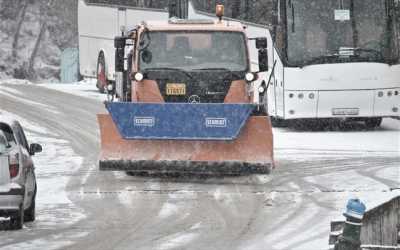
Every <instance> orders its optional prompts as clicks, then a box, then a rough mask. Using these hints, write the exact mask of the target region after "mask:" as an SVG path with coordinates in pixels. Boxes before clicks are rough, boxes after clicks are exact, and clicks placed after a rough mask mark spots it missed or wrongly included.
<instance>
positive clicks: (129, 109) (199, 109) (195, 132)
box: [106, 102, 255, 140]
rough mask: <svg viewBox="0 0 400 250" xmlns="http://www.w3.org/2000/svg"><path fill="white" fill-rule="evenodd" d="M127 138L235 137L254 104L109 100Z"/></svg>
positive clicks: (114, 119) (108, 104) (116, 121)
mask: <svg viewBox="0 0 400 250" xmlns="http://www.w3.org/2000/svg"><path fill="white" fill-rule="evenodd" d="M106 108H107V110H108V111H109V113H110V114H111V117H112V120H113V121H114V123H115V124H116V126H117V128H118V131H119V133H120V135H121V136H122V137H123V138H124V139H152V140H234V139H236V138H237V137H238V135H239V133H240V131H241V129H242V127H243V126H244V125H245V124H246V121H247V119H248V118H249V116H250V115H251V113H252V112H253V109H254V108H255V106H254V105H252V104H208V103H207V104H189V103H157V104H156V103H130V102H106Z"/></svg>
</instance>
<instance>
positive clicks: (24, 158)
mask: <svg viewBox="0 0 400 250" xmlns="http://www.w3.org/2000/svg"><path fill="white" fill-rule="evenodd" d="M13 132H14V135H15V138H16V140H17V143H18V144H19V145H20V148H21V160H20V162H21V163H20V165H21V170H20V171H22V173H23V176H24V185H25V194H26V196H25V198H26V199H25V208H26V207H29V206H30V204H31V201H32V197H33V196H34V194H35V186H36V179H35V169H34V165H33V161H32V158H31V155H30V152H29V144H28V140H27V139H26V136H25V133H24V131H23V129H22V127H21V125H20V124H19V123H18V122H14V124H13Z"/></svg>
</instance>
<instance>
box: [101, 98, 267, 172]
mask: <svg viewBox="0 0 400 250" xmlns="http://www.w3.org/2000/svg"><path fill="white" fill-rule="evenodd" d="M106 107H107V109H108V110H109V113H110V115H108V114H99V115H98V121H99V126H100V134H101V152H100V169H101V170H123V171H130V172H135V171H137V172H142V171H145V172H184V173H221V174H228V173H232V174H236V173H238V174H239V173H263V174H265V173H269V171H270V170H271V168H273V165H274V164H273V139H272V129H271V124H270V120H269V118H268V117H266V116H251V113H252V112H253V109H254V106H253V105H250V104H144V103H140V104H137V103H107V104H106Z"/></svg>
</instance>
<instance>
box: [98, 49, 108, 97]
mask: <svg viewBox="0 0 400 250" xmlns="http://www.w3.org/2000/svg"><path fill="white" fill-rule="evenodd" d="M96 76H97V82H96V86H97V88H98V89H99V92H100V93H104V92H105V91H106V89H107V84H108V81H107V75H106V60H105V58H104V54H103V53H100V55H99V58H98V59H97V73H96Z"/></svg>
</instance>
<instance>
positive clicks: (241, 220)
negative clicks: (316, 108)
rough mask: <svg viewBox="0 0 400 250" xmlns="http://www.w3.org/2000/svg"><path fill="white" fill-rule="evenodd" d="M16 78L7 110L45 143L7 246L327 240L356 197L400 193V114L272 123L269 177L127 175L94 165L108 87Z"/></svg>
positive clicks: (259, 245)
mask: <svg viewBox="0 0 400 250" xmlns="http://www.w3.org/2000/svg"><path fill="white" fill-rule="evenodd" d="M8 82H9V83H13V84H7V83H3V84H0V110H1V112H3V113H5V112H6V113H7V114H8V115H11V114H16V115H17V116H18V117H19V118H18V119H19V120H20V121H21V123H22V125H23V126H25V127H26V128H27V130H28V132H29V135H28V137H29V138H30V140H31V141H37V142H39V143H42V144H44V152H43V153H42V154H40V155H38V156H37V157H36V160H35V163H36V168H37V175H38V185H39V193H38V219H37V221H36V222H34V223H31V224H27V225H26V227H25V228H24V230H22V231H18V232H11V231H0V249H254V250H258V249H260V250H261V249H272V250H274V249H304V250H314V249H315V250H321V249H327V248H328V235H329V223H330V221H331V220H333V219H338V218H340V216H341V213H342V211H343V208H344V206H345V202H346V200H347V199H348V198H350V197H354V196H357V197H359V198H361V199H362V200H363V201H365V203H366V204H367V206H368V207H372V206H375V205H376V204H378V203H379V202H381V201H382V200H385V199H387V198H388V197H391V196H394V195H396V194H397V195H398V194H399V192H398V191H391V189H393V188H399V187H400V183H399V182H400V170H399V166H400V121H398V120H393V119H385V120H384V122H383V125H382V128H380V129H378V130H374V131H367V130H365V129H363V128H362V127H361V128H359V129H357V130H354V129H349V130H343V131H340V130H339V131H324V132H304V131H296V130H293V129H275V130H274V142H275V156H276V162H277V168H276V170H275V171H274V172H273V174H272V175H271V176H270V177H267V178H265V177H261V176H242V177H235V178H210V179H196V178H184V179H183V178H176V179H171V178H163V177H155V176H152V177H130V176H127V175H125V173H119V172H118V173H112V172H100V171H98V170H97V166H96V164H97V163H96V161H97V153H98V130H97V125H96V117H95V114H96V113H99V112H104V109H103V105H102V103H101V100H104V98H105V96H104V95H99V94H98V93H97V92H96V90H95V88H94V86H93V84H92V83H90V82H89V83H81V84H75V85H62V84H51V85H50V84H43V85H40V86H35V85H30V84H24V83H23V82H18V81H8ZM15 83H17V84H15ZM60 91H61V92H60Z"/></svg>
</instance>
